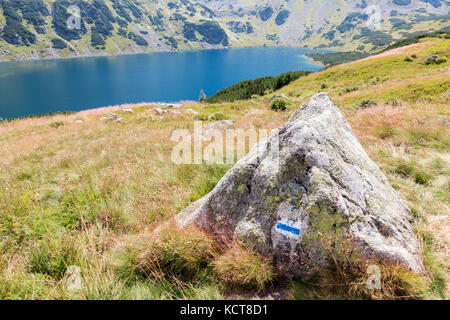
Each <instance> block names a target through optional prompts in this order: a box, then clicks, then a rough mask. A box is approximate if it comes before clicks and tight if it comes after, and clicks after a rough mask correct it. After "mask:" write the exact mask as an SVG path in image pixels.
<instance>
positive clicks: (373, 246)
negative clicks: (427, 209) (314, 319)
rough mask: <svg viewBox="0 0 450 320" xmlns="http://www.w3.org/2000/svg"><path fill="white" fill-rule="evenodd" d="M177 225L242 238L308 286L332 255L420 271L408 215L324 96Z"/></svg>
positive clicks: (277, 132) (249, 157)
mask: <svg viewBox="0 0 450 320" xmlns="http://www.w3.org/2000/svg"><path fill="white" fill-rule="evenodd" d="M277 146H279V148H277ZM258 147H259V148H258ZM261 150H262V151H261ZM276 150H279V152H276ZM175 220H176V222H177V223H178V225H180V226H181V227H183V226H186V225H189V224H191V223H196V224H198V225H199V226H200V227H201V228H202V229H204V230H206V231H208V232H211V233H212V234H213V235H224V234H227V235H229V236H230V237H232V236H238V237H239V238H240V239H241V240H243V241H244V242H246V243H249V244H251V245H252V246H254V247H255V249H257V250H258V251H259V252H260V253H262V254H264V255H266V256H268V257H271V258H273V262H274V264H275V265H276V266H277V267H279V269H280V270H281V271H282V272H283V273H284V274H285V275H287V276H291V277H294V276H295V277H300V278H303V279H305V280H307V279H309V278H310V277H311V276H312V275H314V274H315V273H316V272H317V270H318V269H320V268H326V267H328V266H329V265H330V261H331V259H330V252H333V253H334V254H335V255H336V256H337V257H342V256H341V255H345V256H347V257H350V252H353V253H354V254H355V253H357V254H358V255H359V256H360V258H363V259H372V258H381V259H383V260H385V261H392V262H398V263H401V264H403V265H404V266H405V267H406V268H409V269H411V270H414V271H421V270H423V265H422V260H421V254H420V249H419V244H418V242H417V240H416V238H415V235H414V232H413V228H412V225H411V220H412V216H411V213H410V211H409V209H408V208H407V206H406V205H405V204H404V202H403V201H402V200H401V198H400V196H399V195H398V194H397V193H396V191H395V190H394V189H393V188H392V187H391V186H390V185H389V183H388V181H387V179H386V177H385V176H384V175H383V173H382V172H381V171H380V169H379V168H378V167H377V165H376V164H375V163H374V162H373V161H372V160H371V159H370V158H369V157H368V156H367V154H366V152H365V151H364V149H363V148H362V146H361V144H360V143H359V141H358V139H357V138H356V137H355V136H354V135H353V133H352V131H351V128H350V126H349V124H348V123H347V121H346V120H345V119H344V117H343V115H342V114H341V112H340V111H339V109H338V108H337V107H336V106H335V105H334V103H333V102H332V101H331V100H330V98H329V96H328V95H327V94H326V93H319V94H317V95H316V96H314V97H313V98H311V99H310V100H308V101H307V102H306V103H304V104H303V105H302V106H301V107H300V108H299V109H298V110H297V111H296V112H295V113H294V114H293V116H292V117H291V118H290V120H289V121H288V122H287V123H286V124H284V125H283V126H281V127H280V128H278V129H277V130H274V131H273V132H272V133H271V134H270V135H269V137H268V138H267V139H266V140H265V141H262V142H260V143H259V146H257V147H255V148H253V149H252V150H251V151H250V153H249V154H248V155H247V156H245V157H244V158H242V159H241V160H240V161H239V162H238V163H237V164H236V165H235V166H234V167H233V168H232V169H231V170H230V171H229V172H228V173H227V174H226V175H225V176H224V177H223V178H222V179H221V180H220V181H219V183H218V184H217V186H216V187H215V188H214V190H213V191H212V192H211V193H210V194H208V195H206V196H205V197H203V198H202V199H200V200H198V201H197V202H195V203H193V204H192V205H191V206H189V207H188V208H186V209H185V210H184V211H182V212H181V213H180V214H178V215H177V216H176V217H175ZM354 254H353V255H352V256H351V257H354V256H355V255H354Z"/></svg>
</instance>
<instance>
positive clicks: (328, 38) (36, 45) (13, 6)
mask: <svg viewBox="0 0 450 320" xmlns="http://www.w3.org/2000/svg"><path fill="white" fill-rule="evenodd" d="M70 5H77V6H78V7H79V8H80V15H81V24H80V29H78V30H69V29H68V28H67V20H68V19H69V17H70V14H69V13H67V8H69V6H70ZM448 14H449V2H447V1H442V0H433V1H430V0H407V1H403V0H402V1H400V0H390V1H370V0H333V1H306V0H290V1H285V0H272V1H267V0H257V1H243V0H217V1H212V0H162V1H156V0H89V1H81V0H1V1H0V59H4V60H5V59H9V60H14V59H17V60H21V59H37V58H52V57H70V56H86V55H98V54H123V53H139V52H151V51H169V50H186V49H205V48H223V47H230V46H231V47H237V46H260V45H294V46H297V45H300V46H308V47H316V48H325V47H326V48H331V49H335V50H339V51H350V50H358V51H371V50H374V49H377V48H379V47H385V46H386V45H388V44H390V43H392V42H393V40H394V39H396V38H403V37H404V36H405V35H406V34H410V33H416V32H422V31H430V30H432V31H435V30H440V29H444V28H449V27H450V24H449V15H448Z"/></svg>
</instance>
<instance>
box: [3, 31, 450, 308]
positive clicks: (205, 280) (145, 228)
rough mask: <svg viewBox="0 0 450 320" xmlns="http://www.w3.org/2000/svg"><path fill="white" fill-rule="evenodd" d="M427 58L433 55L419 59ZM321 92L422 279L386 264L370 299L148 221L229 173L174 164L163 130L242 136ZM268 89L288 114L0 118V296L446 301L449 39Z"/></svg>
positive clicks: (251, 109) (208, 109)
mask: <svg viewBox="0 0 450 320" xmlns="http://www.w3.org/2000/svg"><path fill="white" fill-rule="evenodd" d="M431 55H438V56H439V57H442V58H445V59H446V60H445V59H443V60H442V62H441V63H439V64H438V63H431V64H424V63H421V62H422V61H423V60H424V59H426V58H427V57H429V56H431ZM406 58H408V59H406ZM444 60H445V61H444ZM320 91H326V92H328V93H329V94H330V96H331V98H332V99H333V100H334V101H335V102H336V103H337V105H338V106H339V108H340V109H341V111H342V112H343V113H344V115H345V117H346V118H347V120H348V121H349V123H350V124H351V126H352V129H353V131H354V132H355V134H356V135H357V137H358V138H359V139H360V141H361V142H362V144H363V146H364V148H365V150H366V151H367V153H368V154H369V156H370V157H371V158H372V159H373V160H374V161H375V162H376V163H377V164H378V165H379V166H380V168H381V169H382V171H383V172H384V173H385V174H386V176H387V177H388V179H389V181H390V183H391V184H392V185H393V187H394V188H395V189H396V190H397V191H398V192H399V194H400V195H401V196H402V198H403V199H404V200H405V201H406V203H407V204H408V206H409V207H410V208H411V210H412V212H413V214H414V217H415V221H414V226H415V230H416V232H417V235H418V237H419V238H420V241H421V243H422V246H423V249H424V260H425V264H426V267H427V272H426V274H424V275H421V276H417V275H411V274H408V273H405V272H404V271H402V270H399V269H395V268H393V269H386V270H385V273H384V274H383V281H382V290H377V291H370V292H368V291H367V290H364V288H365V287H364V286H365V283H364V276H365V275H364V274H354V273H353V274H346V273H345V272H338V273H336V272H332V271H333V270H330V272H326V273H324V274H322V275H321V276H320V277H319V278H317V279H314V280H313V281H312V282H310V283H301V282H295V281H294V282H292V281H288V280H286V279H282V278H280V277H277V273H276V270H274V269H273V267H272V266H271V265H270V262H269V261H266V260H265V259H263V258H262V257H260V256H258V255H257V254H255V253H254V252H253V251H252V249H251V248H248V247H244V246H243V245H242V244H239V243H231V244H230V243H222V244H217V243H215V242H213V241H212V240H211V238H210V237H209V236H208V235H205V234H203V233H201V232H199V231H198V230H195V229H192V230H190V229H189V230H176V229H175V227H173V226H170V225H163V226H162V225H161V223H163V222H165V221H168V220H169V219H170V218H171V217H173V216H174V215H175V214H176V213H178V212H179V211H181V210H182V209H183V208H185V207H186V206H187V205H189V204H190V203H192V202H193V201H194V200H197V199H199V198H200V197H202V196H203V195H205V194H207V193H208V192H209V191H211V190H212V188H213V187H214V186H215V185H216V183H217V182H218V181H219V180H220V178H221V177H222V176H223V175H224V174H225V172H226V171H227V170H228V169H229V168H230V167H231V166H230V165H206V164H203V165H175V164H174V163H172V162H171V161H170V154H171V150H172V147H173V146H174V145H175V143H174V142H173V141H171V140H170V137H171V133H172V131H173V130H174V129H192V127H193V120H195V119H218V118H221V119H231V120H234V121H235V122H236V126H237V127H238V128H243V129H246V128H250V127H252V126H254V127H256V128H266V129H269V130H271V129H275V128H277V127H279V126H280V125H281V124H283V123H284V122H286V121H287V120H288V118H289V116H290V115H291V114H292V112H293V110H294V108H295V107H296V106H298V105H299V104H300V103H302V102H304V101H306V100H307V99H308V98H310V97H311V96H313V95H314V94H316V93H317V92H320ZM275 93H283V94H285V95H286V96H287V97H288V98H289V99H290V102H291V104H292V105H291V106H290V107H289V108H288V110H287V111H284V112H281V111H273V110H272V109H271V108H270V102H269V99H270V98H271V97H272V95H273V94H274V93H272V94H270V95H266V96H262V97H253V98H252V99H250V100H242V101H234V102H228V103H203V104H195V105H190V106H185V107H184V108H185V109H188V108H193V109H194V110H196V111H197V112H198V113H199V115H198V116H197V117H192V116H190V115H188V114H187V113H183V114H182V115H165V116H162V117H158V116H156V115H155V114H154V111H153V110H152V109H153V106H140V107H138V108H135V109H134V111H135V112H134V113H132V114H130V113H126V112H120V111H117V112H118V114H120V116H121V117H122V118H123V119H124V121H123V122H122V123H114V122H111V121H101V120H100V118H101V117H102V116H104V115H105V114H106V112H107V111H106V110H101V109H100V110H93V111H85V112H81V113H77V114H73V115H55V116H47V117H41V118H33V119H20V120H13V121H10V122H5V123H0V153H1V154H2V157H1V158H0V239H1V240H0V299H14V298H16V299H73V298H81V299H124V298H125V299H182V298H190V299H219V298H224V297H252V296H253V295H255V294H257V295H259V296H260V297H264V298H273V297H275V294H274V293H273V292H277V293H281V297H282V298H295V299H324V298H330V299H335V298H339V299H347V298H373V299H379V298H392V299H395V298H413V299H431V298H433V299H448V298H449V294H450V291H449V285H448V283H449V276H450V273H449V269H448V266H449V265H450V261H449V256H448V248H449V241H450V239H449V235H450V228H449V223H450V222H449V212H450V210H449V203H450V198H449V195H450V155H449V147H450V127H449V125H450V123H449V119H450V118H449V116H450V114H449V113H450V107H449V106H450V40H448V39H433V38H428V39H421V42H420V43H417V44H412V45H410V46H407V47H401V48H397V49H394V50H391V51H388V52H384V53H382V54H380V55H378V56H373V57H369V58H366V59H364V60H361V61H355V62H351V63H347V64H344V65H340V66H336V67H332V68H328V69H326V70H324V71H321V72H318V73H314V74H310V75H308V76H305V77H301V78H299V79H298V80H296V81H293V82H292V83H290V84H289V85H287V86H285V87H283V88H282V89H281V90H280V91H279V92H275ZM150 116H154V118H153V120H152V118H151V117H150ZM79 120H82V121H79ZM158 226H162V227H161V228H160V229H159V231H158V232H157V233H156V234H154V233H152V232H151V231H153V230H155V228H157V227H158ZM69 266H78V267H79V268H80V274H81V276H82V284H81V287H80V288H79V289H77V290H74V289H73V288H71V287H70V286H69V285H68V284H69V283H70V281H69V280H70V278H71V273H70V272H68V271H67V269H68V267H69ZM70 270H73V268H70ZM70 270H69V271H70ZM334 271H336V270H334ZM340 271H343V270H340ZM344 271H345V270H344ZM242 288H245V291H243V289H242Z"/></svg>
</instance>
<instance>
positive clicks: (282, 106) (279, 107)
mask: <svg viewBox="0 0 450 320" xmlns="http://www.w3.org/2000/svg"><path fill="white" fill-rule="evenodd" d="M288 106H289V102H288V101H287V100H286V99H283V98H277V99H275V100H274V101H272V103H271V104H270V108H271V109H272V110H275V111H286V110H287V108H288Z"/></svg>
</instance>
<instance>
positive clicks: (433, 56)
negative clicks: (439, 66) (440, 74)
mask: <svg viewBox="0 0 450 320" xmlns="http://www.w3.org/2000/svg"><path fill="white" fill-rule="evenodd" d="M438 58H439V56H437V55H432V56H430V57H428V58H426V59H424V60H423V61H422V63H425V64H430V63H434V62H436V61H437V59H438Z"/></svg>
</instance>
